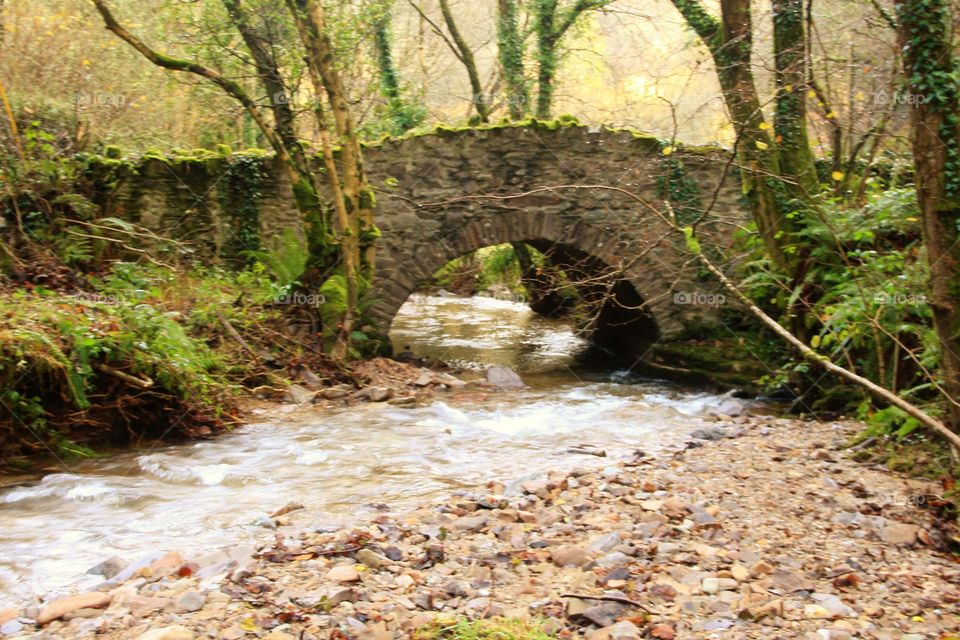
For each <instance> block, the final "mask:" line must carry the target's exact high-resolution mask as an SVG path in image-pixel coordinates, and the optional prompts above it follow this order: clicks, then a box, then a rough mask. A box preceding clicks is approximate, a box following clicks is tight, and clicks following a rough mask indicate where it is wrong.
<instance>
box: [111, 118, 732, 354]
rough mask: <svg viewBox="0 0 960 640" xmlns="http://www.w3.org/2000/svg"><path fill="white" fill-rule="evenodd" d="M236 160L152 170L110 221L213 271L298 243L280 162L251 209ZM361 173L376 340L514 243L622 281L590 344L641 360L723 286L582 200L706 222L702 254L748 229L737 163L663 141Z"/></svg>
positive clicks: (379, 154)
mask: <svg viewBox="0 0 960 640" xmlns="http://www.w3.org/2000/svg"><path fill="white" fill-rule="evenodd" d="M238 157H240V156H233V157H231V158H222V159H220V160H217V159H214V158H207V159H201V160H182V161H180V162H175V161H170V160H166V161H164V160H161V159H157V158H155V159H146V160H144V161H142V162H141V163H140V164H139V166H138V168H137V171H136V173H135V174H134V175H132V176H131V177H129V178H127V179H125V180H123V181H121V183H120V185H119V187H118V188H117V189H116V190H115V192H114V194H113V195H112V196H111V197H110V198H109V200H108V202H107V204H108V207H107V208H108V209H110V210H112V211H113V213H114V215H121V216H124V217H126V218H127V219H131V220H133V221H136V222H139V223H141V224H143V225H145V226H147V227H149V228H152V229H155V230H157V231H158V232H159V233H161V234H163V233H172V234H173V235H174V236H175V237H179V238H182V239H185V240H191V241H193V242H194V243H195V246H196V247H197V248H198V250H199V251H200V252H201V253H202V254H203V255H211V256H214V257H217V256H221V257H225V256H226V255H227V254H228V253H229V251H230V247H231V246H235V245H236V244H237V241H238V240H237V238H238V236H240V235H241V232H243V233H246V234H247V236H249V235H250V234H259V236H260V238H262V239H266V242H265V243H269V239H270V238H271V237H274V236H277V235H278V234H279V233H280V232H281V231H282V230H283V229H284V228H288V227H293V228H299V225H300V222H299V216H298V214H297V211H296V209H295V208H294V207H293V204H292V203H293V200H292V195H291V194H290V187H289V184H287V183H286V181H285V179H284V178H283V177H282V173H281V172H280V171H279V170H278V168H277V167H276V166H274V163H273V161H272V160H271V159H270V158H269V157H267V156H264V157H263V158H261V162H262V164H263V171H264V173H263V175H262V176H261V177H260V178H259V179H258V181H257V185H256V189H255V190H254V191H253V195H249V194H248V193H247V192H248V191H250V189H248V190H247V191H244V189H243V188H242V187H244V184H245V183H244V182H243V180H244V178H243V174H240V173H238V172H237V171H235V170H234V169H232V168H231V167H235V165H236V164H237V158H238ZM365 160H366V166H367V170H368V173H369V176H370V179H371V183H372V185H373V187H374V188H375V189H376V191H377V210H376V220H377V224H378V226H379V227H380V229H381V230H382V232H383V234H382V237H381V239H380V240H379V241H378V244H377V270H376V277H375V281H374V283H373V288H374V291H373V295H374V298H375V303H374V305H373V307H372V310H371V312H370V313H371V316H372V317H373V318H374V319H375V320H377V321H378V322H379V324H380V327H381V329H388V328H389V326H390V323H391V321H392V319H393V317H394V315H395V314H396V312H397V310H398V309H399V308H400V306H401V305H402V304H403V303H404V301H405V300H406V299H407V298H408V296H410V294H411V293H413V292H414V291H416V290H417V289H418V288H419V287H421V286H422V285H423V284H424V283H426V282H428V281H429V280H430V278H431V276H432V275H433V274H434V273H435V272H436V271H437V270H438V269H440V268H441V267H443V266H444V265H445V264H446V263H447V262H449V261H450V260H452V259H454V258H456V257H458V256H462V255H464V254H466V253H469V252H471V251H475V250H477V249H480V248H482V247H486V246H490V245H496V244H501V243H507V242H525V243H528V244H530V245H531V246H533V247H535V248H537V249H538V250H540V251H543V252H545V253H547V252H549V253H550V255H551V258H552V260H553V262H554V263H556V264H558V265H559V266H561V267H567V268H575V269H576V270H577V271H578V274H579V276H580V277H583V276H586V277H587V278H588V279H589V278H590V277H593V276H599V275H601V274H609V273H611V272H615V273H617V274H618V275H617V277H616V281H615V282H614V283H613V284H612V286H611V285H610V283H606V284H604V287H606V293H607V294H609V295H608V298H609V299H610V300H612V301H615V302H610V303H608V304H607V306H606V307H605V310H604V311H603V313H602V314H601V317H600V318H599V319H598V321H597V323H596V325H597V327H596V328H597V330H598V335H606V336H607V337H610V336H614V337H616V336H620V337H621V338H628V339H627V340H626V341H627V342H629V343H631V345H630V348H631V349H632V350H636V349H637V348H638V347H639V346H640V345H642V344H643V343H649V342H650V341H652V340H655V339H657V338H664V339H674V338H679V337H683V336H685V335H691V334H695V333H697V332H698V331H700V330H702V329H703V327H704V326H705V325H711V324H714V323H715V322H717V320H718V310H717V307H716V306H715V305H710V304H697V302H704V300H703V298H702V296H703V294H705V293H708V292H710V291H712V290H713V289H712V287H713V286H714V285H712V283H710V282H709V281H706V280H703V281H702V280H701V279H700V277H699V271H698V269H697V268H696V265H694V264H692V263H691V261H690V258H689V254H687V253H686V252H685V251H684V248H683V239H682V238H677V237H676V235H675V234H671V233H670V232H669V230H668V228H667V227H666V225H665V224H664V223H663V222H662V221H661V220H660V219H659V218H658V216H657V215H655V213H654V212H653V211H651V209H650V208H648V207H647V206H645V205H644V204H643V202H640V201H638V200H637V199H636V198H634V197H632V196H630V195H629V194H627V193H625V192H621V191H617V190H612V189H597V188H587V187H590V186H594V185H606V186H609V187H614V188H615V189H622V190H624V191H629V192H632V193H633V194H636V195H637V196H639V198H641V199H642V200H643V201H645V202H646V203H648V204H649V205H651V206H652V207H655V208H657V209H659V210H661V211H667V210H668V209H669V210H672V211H673V212H675V214H676V215H677V216H678V218H679V219H681V220H683V221H689V220H692V219H693V218H696V217H697V216H698V215H699V213H700V212H702V211H703V209H704V208H709V209H710V212H709V215H707V216H705V218H704V219H703V220H702V221H701V222H700V223H698V233H699V234H700V236H701V244H707V245H713V246H715V247H717V248H720V249H723V248H727V247H729V246H730V245H731V244H732V238H733V231H734V230H735V229H737V228H738V227H740V226H741V225H742V224H743V223H744V222H745V221H746V218H747V214H746V210H745V208H744V206H743V204H742V198H741V190H740V185H739V181H738V180H737V179H736V175H735V174H736V171H735V168H734V167H731V166H729V164H730V163H729V160H730V158H729V153H728V152H725V151H723V150H721V149H713V148H678V149H676V150H671V149H667V150H666V152H665V150H664V145H663V143H661V142H660V141H658V140H657V139H655V138H653V137H650V136H646V135H642V134H638V133H636V132H632V131H629V130H615V129H608V128H602V129H599V130H597V129H589V128H587V127H584V126H579V125H576V124H565V125H564V124H550V125H547V124H543V123H540V124H536V125H532V126H507V125H505V126H494V127H489V128H480V129H464V130H447V129H438V130H437V131H436V132H434V133H431V134H428V135H421V136H416V137H410V138H406V139H401V140H387V141H385V142H382V143H380V144H377V145H372V146H368V147H366V149H365ZM248 182H249V180H248ZM248 186H249V185H248ZM245 194H247V195H245ZM667 203H669V207H668V205H667ZM240 212H244V213H243V215H241V213H240ZM247 241H249V238H247ZM698 296H700V297H699V298H698ZM616 341H617V340H614V342H616ZM621 342H622V340H621Z"/></svg>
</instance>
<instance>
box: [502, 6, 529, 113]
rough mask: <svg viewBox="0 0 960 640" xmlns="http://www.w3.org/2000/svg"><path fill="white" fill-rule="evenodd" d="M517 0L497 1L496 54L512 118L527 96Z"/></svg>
mask: <svg viewBox="0 0 960 640" xmlns="http://www.w3.org/2000/svg"><path fill="white" fill-rule="evenodd" d="M518 14H519V8H518V7H517V0H498V1H497V57H498V58H499V60H500V66H501V67H502V68H503V79H504V83H505V84H506V85H507V108H508V110H509V112H510V117H511V118H512V119H513V120H521V119H522V118H523V116H524V115H526V113H527V103H528V102H529V100H530V95H529V92H528V91H527V82H526V77H525V74H524V69H523V53H524V46H523V36H521V35H520V26H519V18H518Z"/></svg>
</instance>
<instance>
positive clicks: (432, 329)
mask: <svg viewBox="0 0 960 640" xmlns="http://www.w3.org/2000/svg"><path fill="white" fill-rule="evenodd" d="M390 336H391V338H392V339H393V343H394V346H395V347H396V348H397V351H399V350H401V349H403V347H404V346H406V345H413V346H414V347H415V348H414V352H415V353H416V355H418V356H421V357H424V356H428V357H430V358H435V359H437V360H442V361H444V362H448V363H450V364H452V365H454V366H457V367H462V368H466V369H482V368H484V367H487V366H489V365H503V366H506V367H511V368H513V369H516V370H518V371H521V372H528V373H535V372H548V371H553V370H556V369H563V368H565V367H567V366H568V365H570V364H571V363H572V362H573V359H574V357H575V356H576V354H577V353H578V352H580V351H581V350H583V349H584V348H585V347H586V346H587V342H586V341H585V340H583V339H582V338H580V337H578V336H576V335H574V333H573V331H572V330H571V328H570V326H569V325H568V324H567V323H565V322H563V321H561V320H550V319H547V318H543V317H541V316H538V315H536V314H535V313H533V311H531V310H530V307H528V306H526V305H523V304H518V303H516V302H505V301H503V300H496V299H494V298H483V297H477V298H443V297H439V296H421V295H414V296H411V297H410V299H409V300H408V301H407V303H406V304H405V305H403V308H401V309H400V312H399V313H398V314H397V317H396V318H395V319H394V321H393V327H392V328H391V331H390Z"/></svg>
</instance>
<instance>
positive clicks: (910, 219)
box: [904, 216, 920, 222]
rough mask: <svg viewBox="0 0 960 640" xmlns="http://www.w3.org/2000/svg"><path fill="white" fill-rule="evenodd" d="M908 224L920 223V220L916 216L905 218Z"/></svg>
mask: <svg viewBox="0 0 960 640" xmlns="http://www.w3.org/2000/svg"><path fill="white" fill-rule="evenodd" d="M904 219H905V220H906V221H907V222H920V219H919V218H917V217H915V216H910V217H909V218H904Z"/></svg>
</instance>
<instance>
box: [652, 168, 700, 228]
mask: <svg viewBox="0 0 960 640" xmlns="http://www.w3.org/2000/svg"><path fill="white" fill-rule="evenodd" d="M660 167H661V168H660V174H659V175H658V176H657V191H658V193H657V195H659V196H660V197H661V198H664V199H666V200H667V201H668V202H670V204H671V205H672V207H673V213H674V215H675V216H676V221H677V223H678V224H680V225H687V224H691V223H693V222H695V221H696V220H697V219H698V218H699V217H700V215H701V214H702V210H703V209H702V204H701V202H700V185H699V183H698V182H697V181H696V180H695V179H693V177H692V176H690V175H689V174H688V173H687V171H686V168H685V167H684V164H683V160H682V159H681V158H678V157H677V156H676V155H675V153H674V154H670V155H663V156H661V160H660Z"/></svg>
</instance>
